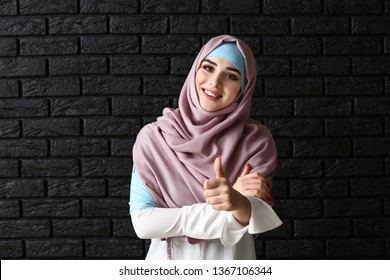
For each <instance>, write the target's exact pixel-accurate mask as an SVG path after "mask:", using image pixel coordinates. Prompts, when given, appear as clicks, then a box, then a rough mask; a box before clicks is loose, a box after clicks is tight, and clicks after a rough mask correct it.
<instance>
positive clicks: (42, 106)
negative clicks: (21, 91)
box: [0, 99, 48, 118]
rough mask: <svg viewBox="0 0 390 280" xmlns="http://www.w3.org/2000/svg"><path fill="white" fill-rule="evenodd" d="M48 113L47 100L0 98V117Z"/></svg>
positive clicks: (35, 115)
mask: <svg viewBox="0 0 390 280" xmlns="http://www.w3.org/2000/svg"><path fill="white" fill-rule="evenodd" d="M47 115H48V104H47V100H40V99H34V100H27V99H4V100H0V117H13V118H15V117H16V118H17V117H45V116H47Z"/></svg>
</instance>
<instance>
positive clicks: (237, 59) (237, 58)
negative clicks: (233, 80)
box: [207, 42, 246, 94]
mask: <svg viewBox="0 0 390 280" xmlns="http://www.w3.org/2000/svg"><path fill="white" fill-rule="evenodd" d="M207 57H220V58H223V59H226V60H228V61H229V62H230V63H231V64H233V65H234V66H235V67H236V68H237V70H238V71H240V74H241V88H242V89H241V93H242V94H244V88H245V84H246V75H245V63H244V57H243V56H242V54H241V52H240V50H239V49H238V48H237V45H236V44H235V43H232V42H223V43H222V44H221V45H219V47H217V48H216V49H214V50H213V51H212V52H211V53H210V54H209V55H208V56H207Z"/></svg>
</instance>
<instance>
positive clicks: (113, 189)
mask: <svg viewBox="0 0 390 280" xmlns="http://www.w3.org/2000/svg"><path fill="white" fill-rule="evenodd" d="M130 180H131V175H130V176H128V177H127V178H126V179H118V178H117V179H108V195H109V196H110V197H114V196H115V197H125V198H127V199H128V198H129V195H130V182H131V181H130Z"/></svg>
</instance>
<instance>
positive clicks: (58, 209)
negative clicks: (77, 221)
mask: <svg viewBox="0 0 390 280" xmlns="http://www.w3.org/2000/svg"><path fill="white" fill-rule="evenodd" d="M22 203H23V216H24V217H30V218H31V217H75V216H78V215H79V213H80V210H79V208H80V205H79V201H78V199H47V198H45V199H29V200H23V202H22Z"/></svg>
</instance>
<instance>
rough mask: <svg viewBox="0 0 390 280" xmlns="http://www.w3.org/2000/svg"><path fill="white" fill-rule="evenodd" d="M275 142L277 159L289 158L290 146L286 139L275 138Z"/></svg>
mask: <svg viewBox="0 0 390 280" xmlns="http://www.w3.org/2000/svg"><path fill="white" fill-rule="evenodd" d="M275 142H276V150H277V151H278V156H279V157H290V156H291V155H292V146H291V144H290V141H289V140H288V139H283V138H276V139H275Z"/></svg>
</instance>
